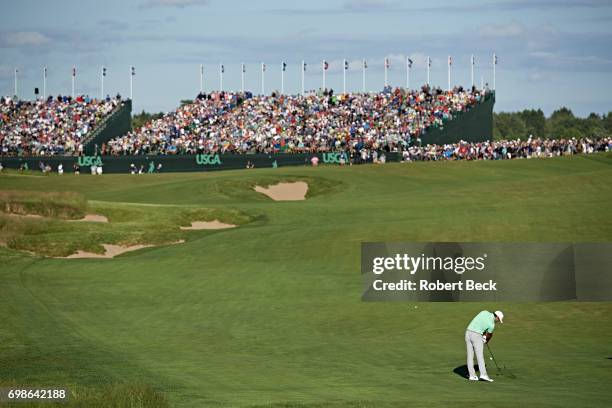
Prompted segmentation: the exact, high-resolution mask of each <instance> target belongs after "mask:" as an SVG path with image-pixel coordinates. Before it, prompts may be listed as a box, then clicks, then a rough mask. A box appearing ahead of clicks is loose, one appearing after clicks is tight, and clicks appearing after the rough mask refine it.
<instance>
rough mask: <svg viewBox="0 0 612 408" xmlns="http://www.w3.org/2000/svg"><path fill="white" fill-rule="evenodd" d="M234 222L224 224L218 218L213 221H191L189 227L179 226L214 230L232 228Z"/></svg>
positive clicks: (189, 228) (184, 228)
mask: <svg viewBox="0 0 612 408" xmlns="http://www.w3.org/2000/svg"><path fill="white" fill-rule="evenodd" d="M234 227H236V226H235V225H234V224H225V223H223V222H221V221H219V220H214V221H193V222H192V223H191V227H181V229H182V230H216V229H226V228H234Z"/></svg>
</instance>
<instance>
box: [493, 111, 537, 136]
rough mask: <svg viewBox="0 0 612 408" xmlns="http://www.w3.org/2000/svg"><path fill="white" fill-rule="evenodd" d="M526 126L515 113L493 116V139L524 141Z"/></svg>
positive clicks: (526, 134) (502, 113)
mask: <svg viewBox="0 0 612 408" xmlns="http://www.w3.org/2000/svg"><path fill="white" fill-rule="evenodd" d="M528 136H529V134H528V133H527V126H526V125H525V122H524V121H523V119H522V118H521V117H520V116H519V115H518V114H516V113H508V112H501V113H496V114H493V139H494V140H502V139H526V138H527V137H528Z"/></svg>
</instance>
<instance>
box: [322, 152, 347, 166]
mask: <svg viewBox="0 0 612 408" xmlns="http://www.w3.org/2000/svg"><path fill="white" fill-rule="evenodd" d="M341 157H344V161H345V162H346V154H345V153H344V152H331V153H323V163H327V164H338V163H340V158H341Z"/></svg>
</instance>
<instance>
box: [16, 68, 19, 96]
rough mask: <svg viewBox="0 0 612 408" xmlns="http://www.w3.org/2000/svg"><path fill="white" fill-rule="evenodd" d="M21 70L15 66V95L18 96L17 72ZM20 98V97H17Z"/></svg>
mask: <svg viewBox="0 0 612 408" xmlns="http://www.w3.org/2000/svg"><path fill="white" fill-rule="evenodd" d="M18 72H19V70H18V69H17V68H15V97H17V73H18ZM17 99H19V98H17Z"/></svg>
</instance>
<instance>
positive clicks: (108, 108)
mask: <svg viewBox="0 0 612 408" xmlns="http://www.w3.org/2000/svg"><path fill="white" fill-rule="evenodd" d="M131 111H132V104H131V101H129V100H127V101H126V100H122V99H121V97H120V96H119V95H118V96H117V97H115V98H110V97H107V98H106V99H104V100H99V99H92V98H89V97H87V96H77V97H76V98H72V97H70V96H57V97H51V96H50V97H48V98H46V99H38V100H36V101H21V100H14V99H12V98H0V154H2V156H80V155H84V154H95V153H96V152H95V145H96V144H97V143H101V142H102V141H106V140H108V139H110V138H112V137H115V136H117V135H119V134H123V133H125V132H127V131H128V130H129V129H130V128H131Z"/></svg>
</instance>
